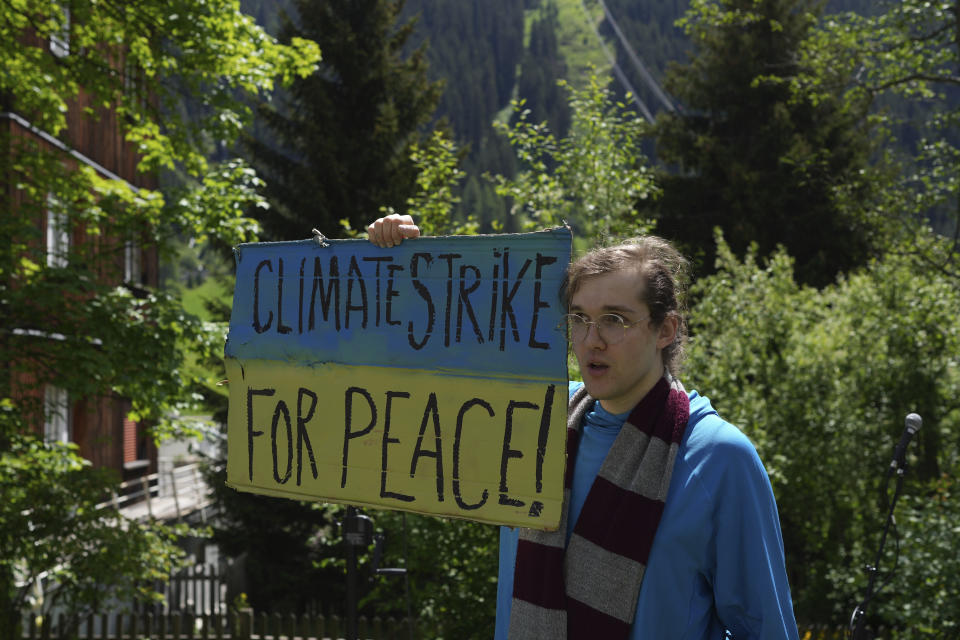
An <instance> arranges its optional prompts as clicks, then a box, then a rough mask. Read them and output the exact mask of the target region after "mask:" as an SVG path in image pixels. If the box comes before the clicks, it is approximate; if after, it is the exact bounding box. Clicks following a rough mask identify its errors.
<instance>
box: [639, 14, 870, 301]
mask: <svg viewBox="0 0 960 640" xmlns="http://www.w3.org/2000/svg"><path fill="white" fill-rule="evenodd" d="M816 4H817V3H816V2H814V1H813V0H762V1H759V2H758V1H756V0H697V1H695V2H693V3H692V5H691V9H690V11H689V12H688V14H687V16H686V17H685V18H684V26H685V28H686V31H687V33H688V35H689V36H690V37H691V39H692V41H693V44H694V45H695V47H696V55H695V57H693V58H692V59H691V60H690V62H689V63H688V64H685V65H682V66H675V67H673V68H672V69H671V70H670V71H669V73H668V77H667V82H666V84H667V88H668V91H669V92H670V93H672V94H673V95H674V96H675V97H676V98H678V99H679V102H680V103H681V104H682V105H683V109H682V110H681V111H678V112H676V113H671V114H664V115H663V116H661V117H660V118H659V119H658V121H657V125H656V130H655V135H656V142H657V154H658V157H659V158H660V160H661V161H663V162H665V163H666V164H667V165H668V166H670V167H671V171H670V172H667V171H661V175H660V176H659V181H660V183H661V185H662V186H663V198H662V199H661V200H660V201H659V202H658V203H657V204H656V205H655V206H656V207H657V209H658V213H659V222H658V228H659V231H660V232H661V233H663V234H665V235H667V236H669V237H673V238H676V239H678V240H680V241H681V242H682V243H684V244H685V246H686V248H687V250H688V252H690V253H691V254H693V255H695V256H697V257H698V258H699V260H700V262H701V267H706V270H709V268H710V265H712V264H713V255H714V248H713V247H714V243H713V229H714V228H715V227H720V228H722V229H723V231H724V235H725V237H726V239H727V241H728V242H729V243H730V246H731V247H732V248H733V249H734V251H735V252H737V253H738V254H741V255H742V254H743V253H744V252H745V251H746V249H747V248H748V247H749V246H750V244H751V243H756V244H757V245H758V248H759V250H760V252H761V254H762V255H766V254H769V253H770V252H771V251H773V250H774V249H775V248H776V246H777V245H780V244H782V245H784V246H785V247H786V248H787V250H788V252H789V253H790V255H791V256H793V257H794V258H795V260H796V265H797V275H798V278H799V279H800V280H801V281H802V282H805V283H809V284H818V285H819V284H825V283H827V282H830V281H832V280H833V279H834V277H835V276H836V274H837V273H838V272H842V271H846V270H849V269H850V268H852V267H854V266H856V265H859V264H862V263H863V262H864V261H865V259H866V258H867V257H868V255H869V252H870V249H871V246H870V237H869V235H870V234H869V228H867V227H866V226H865V225H864V223H863V222H862V220H861V219H860V218H859V217H858V215H857V211H856V209H855V207H854V208H851V207H850V206H845V205H844V202H846V203H847V205H849V204H850V203H855V202H856V198H855V197H854V198H851V199H848V200H845V201H844V202H841V201H840V200H839V199H838V198H837V196H836V193H835V185H838V184H841V183H843V184H845V185H846V188H847V189H852V190H853V192H855V191H856V189H857V183H858V179H857V175H858V172H859V170H860V169H861V168H863V167H864V166H866V163H867V159H868V156H869V151H870V146H869V142H868V139H867V136H866V132H865V131H864V128H863V127H858V126H856V125H855V124H854V116H853V115H852V114H849V113H847V112H845V111H844V110H843V109H842V108H841V103H840V101H839V100H838V99H837V98H836V97H835V96H834V97H832V96H820V99H819V100H813V99H810V98H807V97H805V96H803V95H798V94H796V93H795V92H793V91H792V90H791V86H790V80H791V78H793V77H794V76H795V75H796V74H797V72H798V56H797V51H798V48H799V46H800V43H801V41H802V40H803V38H804V37H805V36H806V35H807V34H808V32H809V31H810V29H811V28H812V27H813V25H814V23H815V20H816V14H815V10H814V7H815V5H816Z"/></svg>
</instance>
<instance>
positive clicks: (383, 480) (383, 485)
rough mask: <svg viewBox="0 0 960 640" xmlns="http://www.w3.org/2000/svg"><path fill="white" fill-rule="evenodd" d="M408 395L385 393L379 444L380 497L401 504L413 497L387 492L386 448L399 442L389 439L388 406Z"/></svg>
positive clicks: (394, 392) (404, 392) (398, 392)
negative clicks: (385, 403) (398, 501)
mask: <svg viewBox="0 0 960 640" xmlns="http://www.w3.org/2000/svg"><path fill="white" fill-rule="evenodd" d="M409 397H410V394H409V393H407V392H406V391H387V409H386V412H385V413H384V417H383V441H382V442H381V453H380V497H381V498H394V499H395V500H402V501H403V502H413V496H408V495H406V494H404V493H394V492H393V491H387V466H388V465H387V447H388V446H389V445H390V443H391V442H400V440H399V439H397V438H391V437H390V405H391V403H392V402H393V399H394V398H409Z"/></svg>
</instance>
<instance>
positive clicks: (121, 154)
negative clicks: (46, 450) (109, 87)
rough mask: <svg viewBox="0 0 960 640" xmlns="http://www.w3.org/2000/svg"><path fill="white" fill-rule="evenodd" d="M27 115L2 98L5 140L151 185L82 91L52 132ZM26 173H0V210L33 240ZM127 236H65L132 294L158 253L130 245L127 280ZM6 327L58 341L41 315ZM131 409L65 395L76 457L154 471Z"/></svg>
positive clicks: (151, 282)
mask: <svg viewBox="0 0 960 640" xmlns="http://www.w3.org/2000/svg"><path fill="white" fill-rule="evenodd" d="M28 44H31V43H28ZM32 44H35V43H32ZM0 98H2V97H0ZM89 109H93V112H94V113H96V114H97V117H93V116H91V115H90V114H89V113H88V112H87V111H88V110H89ZM29 115H30V114H22V113H18V112H17V111H16V99H15V97H13V98H11V97H9V96H8V97H7V98H6V99H5V100H0V134H3V136H2V138H3V139H6V140H8V141H10V142H11V144H14V143H16V142H24V141H29V142H31V143H33V144H37V145H39V147H40V148H42V149H45V150H49V151H53V152H55V153H57V154H61V155H62V157H63V162H64V165H65V166H66V167H67V168H69V169H76V168H79V167H80V166H81V165H86V166H88V167H91V168H93V169H94V170H95V171H96V172H97V173H98V174H99V175H100V176H101V177H105V178H115V179H121V180H124V181H126V182H127V183H129V184H130V185H132V186H133V187H135V188H155V187H156V183H157V182H156V179H155V178H154V177H153V176H144V175H141V174H138V173H137V171H136V164H137V160H138V159H137V154H136V150H135V148H134V146H133V145H132V144H130V143H128V142H126V141H125V140H124V139H123V135H122V127H121V123H120V122H119V116H118V115H117V113H116V112H115V111H113V110H110V109H104V108H102V107H93V104H92V100H91V98H90V96H88V95H85V94H83V93H82V92H81V95H80V96H79V97H78V98H77V99H75V100H74V101H72V102H71V103H70V104H69V109H68V112H67V114H66V120H67V128H66V130H65V131H63V132H61V134H60V135H59V136H58V137H57V138H54V137H53V136H51V135H49V134H48V133H47V132H44V131H42V130H40V129H39V128H38V127H36V126H34V124H33V123H32V122H31V120H30V118H29ZM0 152H3V153H8V152H9V150H7V149H2V150H0ZM29 179H30V176H28V175H16V176H14V175H2V174H0V189H3V190H4V191H5V192H6V195H7V198H6V199H5V200H6V202H7V203H8V204H9V207H8V208H9V210H8V211H4V212H0V214H2V215H5V216H6V215H11V216H16V215H25V216H30V217H31V218H32V219H33V220H32V224H33V228H34V229H35V231H36V232H37V233H34V234H32V236H31V238H30V239H29V240H28V241H27V242H28V244H29V245H30V246H33V244H34V243H36V242H40V243H43V242H44V241H45V238H46V236H47V215H46V213H45V211H43V209H44V207H42V206H41V207H37V206H33V207H27V206H25V205H26V204H27V203H26V202H25V200H24V198H25V196H24V195H23V191H22V190H20V189H17V188H16V186H15V185H16V183H17V182H18V181H22V180H29ZM128 240H129V239H127V238H117V237H110V234H109V233H101V234H88V233H87V232H86V231H85V230H84V229H83V228H82V225H72V226H71V231H70V237H69V242H70V246H72V247H83V248H84V249H85V252H86V253H87V254H88V255H90V254H92V255H93V256H95V258H96V273H97V277H99V278H100V279H101V282H102V283H103V284H107V285H121V284H125V285H126V286H128V287H129V288H130V289H131V290H132V291H133V292H134V293H135V294H138V295H142V294H143V293H144V292H145V290H147V289H150V288H153V287H156V286H157V285H158V276H159V259H158V252H157V250H156V248H155V247H152V246H146V247H144V246H142V245H141V244H137V245H134V246H133V248H132V251H134V252H136V256H137V258H138V259H137V260H135V261H134V263H135V264H136V265H137V268H136V271H138V273H136V274H135V275H134V276H133V277H127V278H125V277H124V259H125V243H126V242H127V241H128ZM38 248H39V247H38ZM128 275H129V274H128ZM5 329H7V330H8V331H10V332H11V333H12V334H13V339H24V340H27V339H29V340H44V339H47V340H49V339H57V337H56V336H57V335H58V333H57V331H58V329H53V330H51V329H50V327H47V326H45V321H44V319H42V318H41V319H38V320H37V321H36V322H35V323H34V326H29V327H5ZM59 330H61V331H62V329H59ZM94 337H95V336H94ZM20 368H23V367H20ZM27 368H29V366H28V367H27ZM32 377H33V376H31V375H30V374H29V372H28V373H22V372H21V373H15V374H13V376H12V381H11V382H12V385H13V387H14V391H15V393H17V391H18V390H19V393H20V394H21V398H22V400H24V401H25V403H26V404H27V405H30V404H32V405H33V406H34V407H42V406H43V398H44V393H45V389H43V388H37V387H36V385H32V384H29V383H30V382H31V378H32ZM31 400H32V403H31ZM130 407H131V403H130V400H129V399H127V398H122V397H119V396H116V395H114V394H110V395H105V396H100V397H87V398H70V399H69V422H68V424H69V433H70V440H71V441H73V442H75V443H76V444H77V445H78V447H79V453H80V455H82V456H83V457H85V458H87V459H88V460H90V461H91V462H92V463H93V464H94V466H97V467H107V468H111V469H115V470H116V471H118V472H119V474H120V475H121V477H122V478H123V479H129V478H131V477H135V476H138V475H142V474H148V473H152V472H155V471H156V470H157V450H156V447H155V446H154V444H153V441H152V439H150V438H149V437H147V434H146V429H145V427H144V425H142V424H136V423H131V422H130V421H128V420H127V419H126V418H127V414H128V412H129V410H130ZM36 413H37V412H36V411H34V412H33V414H34V415H32V417H31V418H30V422H31V423H32V428H33V429H35V430H36V431H37V432H38V434H42V433H43V431H44V422H43V417H42V415H36ZM41 413H42V412H41Z"/></svg>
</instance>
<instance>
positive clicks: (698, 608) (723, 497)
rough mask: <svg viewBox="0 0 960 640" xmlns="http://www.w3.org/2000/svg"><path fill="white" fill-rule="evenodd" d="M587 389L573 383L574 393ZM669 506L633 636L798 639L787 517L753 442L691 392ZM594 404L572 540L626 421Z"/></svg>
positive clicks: (503, 564)
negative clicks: (784, 532)
mask: <svg viewBox="0 0 960 640" xmlns="http://www.w3.org/2000/svg"><path fill="white" fill-rule="evenodd" d="M582 384H583V383H582V382H571V383H570V393H571V395H572V394H573V392H574V391H576V390H577V389H578V388H579V387H580V386H581V385H582ZM689 395H690V421H689V422H688V423H687V430H686V432H685V433H684V437H683V441H682V442H681V444H680V449H679V451H678V453H677V461H676V464H675V466H674V470H673V476H672V477H671V479H670V491H669V493H668V494H667V503H666V508H665V509H664V513H663V517H662V518H661V520H660V526H659V527H658V529H657V535H656V538H655V539H654V541H653V548H652V549H651V551H650V560H649V562H648V564H647V569H646V573H645V574H644V578H643V583H642V585H641V587H640V596H639V598H638V600H637V612H636V617H635V618H634V621H633V627H632V629H631V631H630V639H631V640H641V639H644V640H651V639H652V640H669V639H673V638H676V639H677V640H681V639H682V640H701V639H703V640H706V639H708V638H709V639H720V638H724V637H725V635H724V634H725V632H729V634H730V636H731V637H733V638H736V639H738V640H739V639H740V638H757V639H761V638H762V639H764V640H766V639H774V638H776V639H788V640H797V637H798V634H797V623H796V621H795V619H794V616H793V605H792V601H791V599H790V587H789V585H788V584H787V574H786V568H785V564H784V556H783V541H782V538H781V535H780V518H779V516H778V515H777V505H776V503H775V502H774V498H773V490H772V488H771V487H770V480H769V478H768V477H767V472H766V469H764V467H763V463H762V462H761V461H760V458H759V456H758V455H757V451H756V449H755V448H754V446H753V444H752V443H751V442H750V440H749V439H747V437H746V436H745V435H743V433H741V432H740V430H739V429H737V428H736V427H734V426H733V425H731V424H730V423H728V422H726V421H725V420H723V419H722V418H720V416H719V415H717V412H716V411H715V410H714V409H713V407H712V406H710V401H709V400H708V399H707V398H704V397H702V396H700V395H699V394H697V392H696V391H693V392H691V393H690V394H689ZM628 415H629V412H628V413H624V414H620V415H614V414H611V413H608V412H607V411H605V410H604V409H603V408H602V407H601V406H600V403H599V402H598V403H596V404H595V405H594V408H593V410H592V411H590V412H589V413H588V414H587V416H586V418H585V420H584V425H583V431H582V433H581V437H580V444H579V446H578V447H577V459H576V463H575V466H574V478H573V486H572V487H571V495H570V517H569V520H568V530H567V537H568V539H569V536H570V533H571V532H572V531H573V526H574V524H575V523H576V521H577V517H578V516H579V515H580V510H581V509H582V508H583V503H584V501H585V500H586V497H587V493H588V492H589V490H590V486H591V485H592V484H593V479H594V478H595V477H596V475H597V472H598V471H599V469H600V465H601V464H602V463H603V460H604V458H605V457H606V455H607V451H609V449H610V446H611V445H612V444H613V441H614V439H615V438H616V437H617V434H618V433H619V431H620V427H621V426H622V425H623V422H624V421H625V420H626V418H627V416H628ZM517 535H518V531H517V529H512V528H509V527H502V528H501V530H500V571H499V576H498V578H499V582H498V587H497V626H496V638H497V640H506V638H507V631H508V629H509V627H510V606H511V599H512V592H513V569H514V564H515V561H516V553H517Z"/></svg>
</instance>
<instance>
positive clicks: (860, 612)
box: [850, 462, 907, 640]
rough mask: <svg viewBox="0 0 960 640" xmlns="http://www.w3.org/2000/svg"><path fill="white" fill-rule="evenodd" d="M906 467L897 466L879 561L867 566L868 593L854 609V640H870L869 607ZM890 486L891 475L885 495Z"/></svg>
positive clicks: (851, 621) (852, 624)
mask: <svg viewBox="0 0 960 640" xmlns="http://www.w3.org/2000/svg"><path fill="white" fill-rule="evenodd" d="M906 467H907V465H906V462H904V463H902V464H899V465H898V466H897V485H896V487H895V488H894V491H893V499H892V500H891V501H890V510H889V511H888V512H887V522H886V524H885V525H884V527H883V535H882V536H880V548H879V549H877V559H876V560H875V561H874V563H873V565H872V566H871V565H868V566H867V573H868V574H869V575H870V579H869V580H868V582H867V593H866V595H865V596H864V597H863V600H861V601H860V604H858V605H857V606H856V607H855V608H854V610H853V615H852V616H851V617H850V632H851V637H852V638H853V640H868V636H867V630H866V627H865V625H866V611H867V605H868V604H869V603H870V601H871V600H872V599H873V596H874V595H876V592H875V585H876V581H877V574H878V573H879V567H880V559H881V558H882V557H883V547H884V545H885V544H886V542H887V534H888V533H889V531H890V525H891V524H894V518H893V510H894V507H896V506H897V498H899V497H900V490H901V489H902V488H903V477H904V475H905V474H906V471H907V469H906ZM889 486H890V474H889V473H887V480H886V483H885V485H884V488H883V493H884V495H886V494H887V488H888V487H889Z"/></svg>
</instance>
